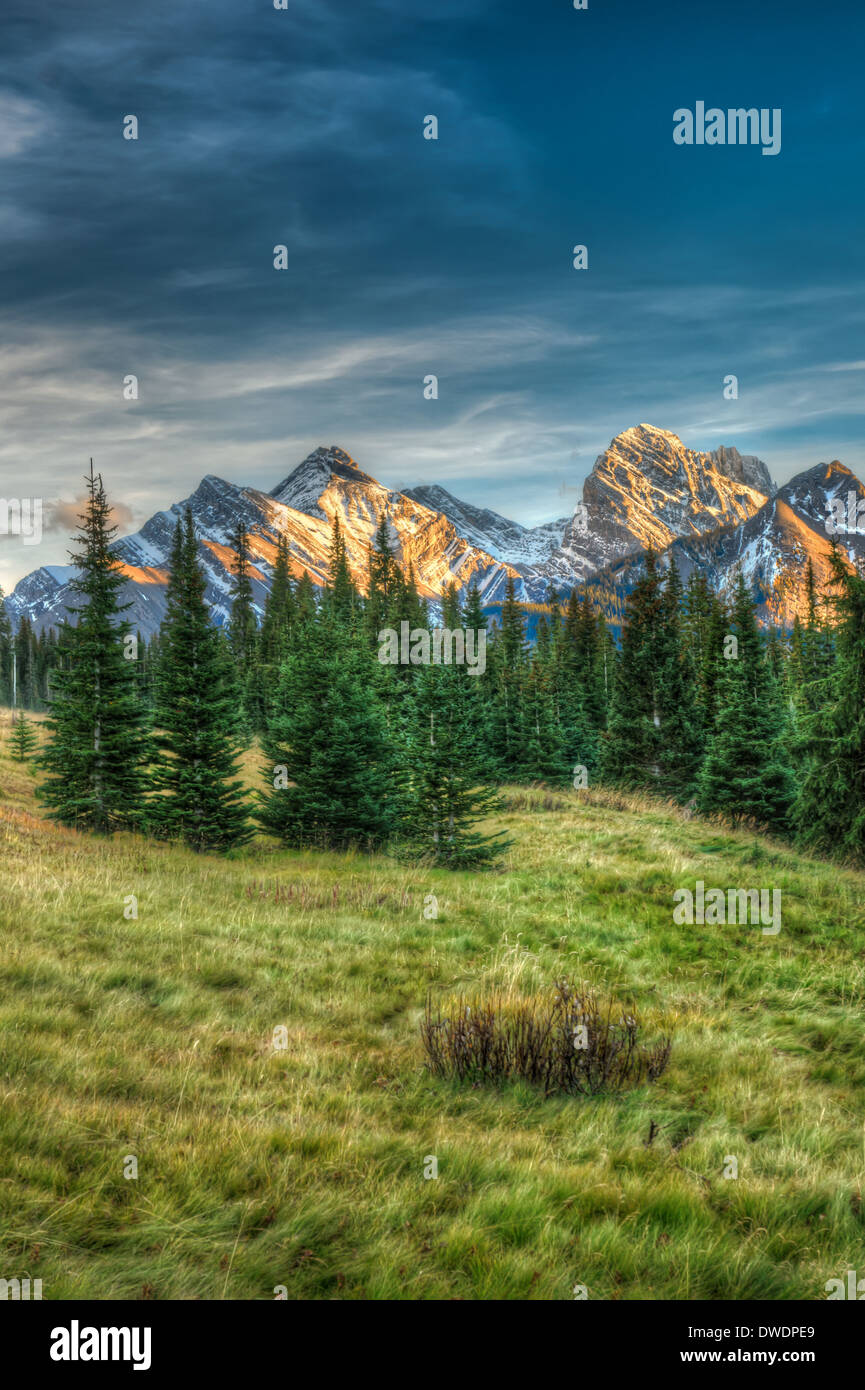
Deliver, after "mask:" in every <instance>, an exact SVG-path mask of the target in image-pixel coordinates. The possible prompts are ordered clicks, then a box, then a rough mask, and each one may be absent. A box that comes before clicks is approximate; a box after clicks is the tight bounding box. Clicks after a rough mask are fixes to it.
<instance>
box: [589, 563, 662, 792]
mask: <svg viewBox="0 0 865 1390" xmlns="http://www.w3.org/2000/svg"><path fill="white" fill-rule="evenodd" d="M663 613H664V608H663V593H662V588H661V577H660V574H659V573H658V566H657V561H656V559H655V554H654V552H653V551H652V550H651V548H650V549H648V550H647V551H646V558H645V567H644V570H643V573H642V574H641V575H640V577H639V578H638V580H637V582H636V584H635V586H634V588H633V590H632V592H631V593H630V595H629V596H628V600H627V606H626V613H625V621H624V625H623V628H622V650H621V657H620V659H619V662H618V664H617V666H616V671H615V678H614V681H613V694H612V701H611V708H610V717H609V723H608V726H607V730H606V733H605V734H604V737H603V740H602V744H601V776H602V778H603V780H604V781H609V782H615V783H618V784H619V785H621V786H626V787H649V788H654V787H656V786H657V785H658V781H659V777H660V765H661V694H660V665H661V657H662V654H663V652H664V651H665V643H664V641H663V634H662V628H663Z"/></svg>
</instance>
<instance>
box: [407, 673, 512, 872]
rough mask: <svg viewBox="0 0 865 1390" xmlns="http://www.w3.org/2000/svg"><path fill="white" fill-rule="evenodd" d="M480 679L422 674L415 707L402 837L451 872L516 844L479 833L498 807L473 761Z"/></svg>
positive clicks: (412, 848)
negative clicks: (471, 689)
mask: <svg viewBox="0 0 865 1390" xmlns="http://www.w3.org/2000/svg"><path fill="white" fill-rule="evenodd" d="M481 679H483V677H476V676H469V675H468V673H467V671H466V669H465V667H462V666H456V665H454V666H426V667H422V668H420V670H419V672H418V676H417V681H416V685H415V690H414V695H413V700H412V705H413V721H412V728H411V734H410V738H409V745H408V750H407V761H408V764H409V768H410V772H409V777H408V786H407V794H406V798H405V803H404V808H403V813H402V820H401V838H402V841H403V844H404V846H405V847H406V848H407V849H408V850H409V851H410V852H411V853H412V854H417V855H420V856H422V857H424V858H430V859H431V860H432V861H433V862H435V863H437V864H441V865H444V866H445V867H447V868H452V869H457V868H467V867H470V866H476V865H481V864H487V863H490V862H491V861H492V860H494V859H495V858H497V857H498V856H499V855H500V854H502V853H503V852H504V851H505V850H506V849H507V848H508V846H509V844H510V843H511V842H510V841H509V840H506V839H505V837H504V835H503V834H502V833H501V832H499V833H497V834H494V835H484V834H482V833H481V832H480V831H479V830H477V829H475V827H476V825H477V824H478V822H480V821H482V820H484V819H486V818H487V817H488V816H489V815H491V814H492V812H493V811H494V810H496V809H498V806H499V802H498V798H497V797H496V795H495V793H494V791H493V789H492V788H491V787H489V786H486V785H484V784H483V783H482V782H480V781H479V778H478V769H477V766H476V764H475V761H474V758H473V735H472V730H471V727H470V722H469V721H470V706H469V702H468V699H467V696H468V690H467V686H468V684H470V683H471V682H472V681H476V680H481Z"/></svg>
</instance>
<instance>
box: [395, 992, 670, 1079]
mask: <svg viewBox="0 0 865 1390" xmlns="http://www.w3.org/2000/svg"><path fill="white" fill-rule="evenodd" d="M639 1031H640V1025H639V1023H638V1022H637V1020H636V1018H635V1017H634V1016H633V1014H631V1013H628V1012H627V1011H626V1010H625V1009H623V1008H622V1007H621V1005H616V1004H614V1002H613V1001H612V1000H610V1001H608V1003H607V1004H606V1005H603V1004H601V1003H600V1002H599V1001H598V998H597V996H596V995H595V994H594V993H592V992H591V991H574V990H573V989H572V988H571V986H570V985H569V984H568V983H567V981H564V980H562V981H560V982H559V983H558V984H556V986H555V988H554V990H553V991H552V992H551V993H550V994H542V995H538V994H536V995H532V996H530V997H528V998H522V999H519V998H518V999H513V998H507V999H505V998H503V997H502V996H500V995H496V996H492V997H489V998H474V999H471V1000H466V999H459V1000H454V1001H453V1007H452V1008H451V1009H450V1010H448V1011H446V1012H445V1013H444V1014H443V1013H442V1011H441V1009H439V1010H438V1011H437V1013H436V1016H435V1017H433V1011H432V1005H431V1002H430V1000H429V999H428V1000H427V1007H426V1014H425V1017H424V1019H423V1022H422V1023H421V1037H422V1041H423V1045H424V1049H425V1052H426V1055H427V1065H428V1066H429V1068H430V1070H431V1072H432V1073H433V1075H435V1076H442V1077H456V1078H457V1080H459V1081H472V1082H484V1081H492V1082H501V1081H515V1080H518V1079H520V1080H523V1081H528V1082H530V1083H531V1084H532V1085H536V1086H541V1087H543V1090H544V1094H545V1095H552V1094H555V1093H556V1092H564V1093H566V1094H568V1095H583V1096H594V1095H598V1094H599V1093H600V1092H601V1091H621V1090H626V1089H629V1088H631V1087H634V1086H639V1085H641V1084H642V1083H643V1082H644V1081H655V1080H657V1078H658V1077H659V1076H660V1075H661V1073H662V1072H663V1070H664V1068H665V1067H666V1065H667V1063H668V1061H669V1060H670V1051H671V1049H672V1039H671V1038H669V1037H662V1038H661V1039H660V1040H659V1041H658V1042H656V1043H655V1044H654V1045H653V1046H651V1047H647V1046H646V1045H645V1044H643V1043H641V1042H638V1040H637V1035H638V1033H639Z"/></svg>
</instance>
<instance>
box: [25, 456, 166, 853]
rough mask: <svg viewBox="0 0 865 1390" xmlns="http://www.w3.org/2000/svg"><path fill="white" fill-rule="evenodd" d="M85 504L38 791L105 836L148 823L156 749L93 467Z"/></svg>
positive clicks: (54, 809) (72, 819)
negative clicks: (130, 656)
mask: <svg viewBox="0 0 865 1390" xmlns="http://www.w3.org/2000/svg"><path fill="white" fill-rule="evenodd" d="M86 483H87V503H86V507H85V512H84V515H83V516H82V518H81V527H80V538H79V541H78V549H77V550H75V551H73V552H71V555H70V558H71V560H72V562H73V564H74V565H75V567H76V570H77V573H76V575H75V577H74V578H73V579H72V581H71V588H72V589H73V591H74V592H75V594H76V595H78V596H79V597H80V598H81V599H83V600H84V603H83V606H82V607H80V608H73V609H70V612H73V613H75V614H77V617H78V622H77V624H76V625H75V626H74V627H73V626H72V625H71V624H68V623H67V624H64V625H63V626H62V628H61V636H60V642H59V656H60V661H61V665H60V669H58V670H57V671H56V672H55V674H54V683H53V698H52V700H51V704H50V713H49V718H48V720H47V721H46V723H47V728H48V743H47V746H46V748H45V749H44V751H43V753H42V755H41V756H40V758H39V760H38V761H39V764H40V765H41V766H42V767H43V768H44V769H45V771H46V773H47V776H46V778H45V781H44V782H43V785H42V786H41V787H40V788H39V789H38V792H37V795H39V796H40V797H41V798H42V799H43V800H44V801H45V802H46V804H47V805H48V807H49V815H50V816H51V817H52V818H53V819H55V820H58V821H61V822H63V823H64V824H65V825H71V826H77V827H79V828H81V829H89V830H93V831H96V832H97V833H100V834H110V833H111V832H112V831H113V830H116V829H121V828H127V827H132V828H135V827H140V826H141V825H142V823H143V820H144V815H145V797H146V792H147V788H148V777H147V764H148V762H149V759H150V752H151V748H150V742H149V738H148V735H147V730H146V725H145V716H144V711H143V709H142V706H141V700H140V697H139V692H138V678H137V673H136V669H135V662H133V661H129V660H126V658H125V654H124V653H125V649H126V647H127V644H126V642H125V638H126V636H127V635H128V625H127V624H126V623H125V622H124V620H123V617H122V614H123V613H124V611H125V610H126V608H128V606H129V605H128V604H127V605H123V604H120V603H119V601H118V599H119V593H120V590H121V589H122V587H123V584H124V575H123V571H122V569H121V566H120V563H119V561H118V560H117V558H116V557H115V555H114V554H113V552H112V550H111V542H112V539H113V537H114V535H115V533H116V530H117V528H116V527H115V526H112V525H111V522H110V519H109V517H110V507H109V503H108V499H107V497H106V494H105V489H104V487H103V484H102V477H101V475H100V474H94V472H93V463H92V460H91V464H90V474H89V476H88V477H87V478H86Z"/></svg>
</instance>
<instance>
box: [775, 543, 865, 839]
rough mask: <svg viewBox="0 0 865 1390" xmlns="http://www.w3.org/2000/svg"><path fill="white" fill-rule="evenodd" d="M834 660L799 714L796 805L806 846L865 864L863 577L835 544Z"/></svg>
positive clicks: (799, 830) (796, 823) (831, 596)
mask: <svg viewBox="0 0 865 1390" xmlns="http://www.w3.org/2000/svg"><path fill="white" fill-rule="evenodd" d="M830 561H831V566H832V571H831V576H832V583H833V589H834V591H833V592H831V593H829V595H828V602H829V603H830V605H831V607H832V609H833V610H834V616H835V620H836V626H835V630H834V637H835V651H836V657H835V662H834V665H831V666H829V665H828V663H827V665H826V667H825V669H824V671H823V674H822V676H820V677H816V678H815V679H814V681H813V682H812V686H813V689H812V692H811V698H810V700H809V701H808V703H807V705H806V706H805V707H804V708H803V710H802V711H801V715H800V725H799V739H798V748H797V751H798V752H799V755H800V765H801V772H800V784H799V790H798V794H797V797H796V802H795V806H794V809H793V822H794V826H795V829H796V833H797V838H798V841H799V843H800V844H801V845H802V846H803V847H804V848H806V849H810V850H816V851H818V852H819V853H821V854H828V855H835V856H837V857H838V858H841V859H847V860H852V861H853V862H855V863H857V864H862V863H865V578H863V576H862V575H861V574H860V573H859V572H858V571H856V570H854V569H852V568H851V567H850V566H848V565H847V564H846V563H845V561H844V559H843V558H842V555H841V552H840V551H839V550H838V548H837V546H836V545H834V544H833V549H832V555H831V557H830Z"/></svg>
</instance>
